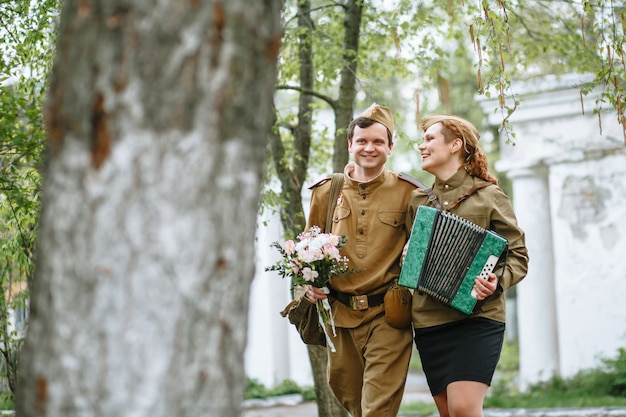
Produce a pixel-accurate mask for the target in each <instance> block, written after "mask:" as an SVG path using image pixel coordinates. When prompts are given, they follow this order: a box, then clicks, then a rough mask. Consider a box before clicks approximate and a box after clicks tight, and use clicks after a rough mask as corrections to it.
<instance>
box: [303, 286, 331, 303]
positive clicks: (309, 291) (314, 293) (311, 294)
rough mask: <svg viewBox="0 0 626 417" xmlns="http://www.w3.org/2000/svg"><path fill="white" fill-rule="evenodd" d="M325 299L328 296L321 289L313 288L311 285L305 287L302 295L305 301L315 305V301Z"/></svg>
mask: <svg viewBox="0 0 626 417" xmlns="http://www.w3.org/2000/svg"><path fill="white" fill-rule="evenodd" d="M326 297H328V296H327V295H326V293H325V292H324V291H323V290H322V289H320V288H317V287H314V286H313V285H307V286H306V292H305V293H304V298H306V299H307V301H309V302H311V303H316V302H317V300H323V299H324V298H326Z"/></svg>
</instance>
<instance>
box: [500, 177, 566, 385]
mask: <svg viewBox="0 0 626 417" xmlns="http://www.w3.org/2000/svg"><path fill="white" fill-rule="evenodd" d="M507 174H508V176H509V177H510V178H511V179H512V181H513V198H514V204H515V214H516V216H517V219H518V223H519V225H520V227H521V228H522V229H523V230H524V231H525V232H526V246H527V248H528V254H529V259H530V262H529V268H528V275H527V276H526V278H525V279H524V280H523V281H522V282H521V283H520V284H518V286H517V308H518V310H517V317H518V328H519V351H520V389H522V390H525V389H526V388H527V387H528V385H529V384H533V383H536V382H539V381H545V380H547V379H549V378H550V377H552V376H553V375H556V374H557V373H558V369H557V366H558V365H557V364H558V363H559V359H558V355H559V353H558V352H559V350H558V334H557V317H556V298H555V290H554V257H553V253H552V225H551V218H550V196H549V188H548V175H547V169H546V168H545V167H534V168H525V169H516V170H512V171H509V172H508V173H507Z"/></svg>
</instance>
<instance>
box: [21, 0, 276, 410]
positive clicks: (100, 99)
mask: <svg viewBox="0 0 626 417" xmlns="http://www.w3.org/2000/svg"><path fill="white" fill-rule="evenodd" d="M280 8H281V2H280V1H279V0H260V1H254V2H250V1H246V0H228V1H217V0H203V1H186V2H181V1H159V2H156V1H149V0H133V1H127V0H91V1H85V0H65V1H64V7H63V11H62V14H61V25H60V33H59V40H58V46H57V56H56V62H55V66H54V71H53V79H52V83H51V88H50V92H49V102H48V103H49V104H48V108H47V114H46V118H47V126H48V134H49V143H48V145H49V155H48V160H47V165H46V168H45V173H44V194H43V200H42V204H43V206H42V216H41V220H40V230H39V240H38V248H37V263H36V273H35V277H34V280H33V288H32V298H31V303H32V304H31V318H30V327H29V330H28V335H27V340H26V344H25V348H24V352H23V358H22V362H21V363H22V367H21V374H20V385H19V388H18V393H17V403H16V410H17V412H18V415H19V416H20V417H29V416H64V417H72V416H81V417H83V416H102V417H111V416H131V415H132V416H149V417H160V416H162V417H166V416H167V417H171V416H179V417H183V416H185V417H191V416H215V417H228V416H232V417H238V416H240V414H241V401H242V398H243V391H244V386H245V376H244V367H243V352H244V346H245V342H246V324H247V310H248V293H249V285H250V282H251V280H252V277H253V274H254V262H253V261H254V234H255V221H256V214H257V208H258V197H259V191H260V189H261V179H262V175H261V169H262V164H263V155H264V153H265V146H266V141H265V138H266V134H265V132H267V130H268V128H269V123H270V121H271V115H270V110H271V96H272V93H273V88H274V81H275V77H276V74H275V66H276V55H277V53H278V49H279V43H280V36H281V34H280V26H281V25H280Z"/></svg>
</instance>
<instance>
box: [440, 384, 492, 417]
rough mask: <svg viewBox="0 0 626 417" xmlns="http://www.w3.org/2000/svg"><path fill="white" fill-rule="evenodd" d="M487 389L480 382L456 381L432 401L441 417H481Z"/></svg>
mask: <svg viewBox="0 0 626 417" xmlns="http://www.w3.org/2000/svg"><path fill="white" fill-rule="evenodd" d="M488 388H489V386H487V385H486V384H483V383H482V382H475V381H456V382H452V383H451V384H449V385H448V386H447V388H446V389H445V390H444V391H442V392H441V393H439V394H437V395H435V396H433V399H434V400H435V404H436V405H437V410H438V411H439V415H440V416H441V417H482V415H483V400H484V399H485V395H486V394H487V389H488Z"/></svg>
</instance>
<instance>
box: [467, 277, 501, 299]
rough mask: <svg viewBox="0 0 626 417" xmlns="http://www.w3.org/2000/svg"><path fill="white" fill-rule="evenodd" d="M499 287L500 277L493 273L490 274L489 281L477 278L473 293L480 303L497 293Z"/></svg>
mask: <svg viewBox="0 0 626 417" xmlns="http://www.w3.org/2000/svg"><path fill="white" fill-rule="evenodd" d="M497 287H498V277H497V276H496V274H494V273H493V272H490V273H489V275H488V277H487V279H484V278H481V277H476V279H475V280H474V289H473V292H472V293H473V294H476V299H477V300H479V301H480V300H484V299H485V298H487V297H489V296H490V295H491V294H493V293H494V292H496V288H497Z"/></svg>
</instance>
